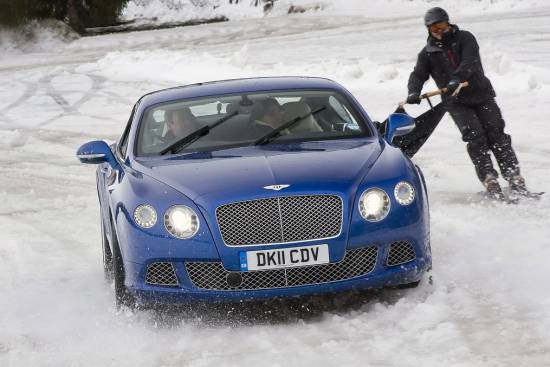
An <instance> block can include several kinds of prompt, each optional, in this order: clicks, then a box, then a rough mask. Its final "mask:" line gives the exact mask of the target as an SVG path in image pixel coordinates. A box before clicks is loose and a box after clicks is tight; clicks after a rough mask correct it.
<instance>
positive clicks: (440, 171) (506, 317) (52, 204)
mask: <svg viewBox="0 0 550 367" xmlns="http://www.w3.org/2000/svg"><path fill="white" fill-rule="evenodd" d="M325 3H329V2H328V1H325ZM347 3H348V4H351V5H350V6H349V7H347V8H344V9H339V10H338V9H336V8H334V7H332V8H327V9H325V10H324V11H318V12H312V13H306V14H303V15H294V16H290V17H288V16H277V15H273V16H268V17H263V16H262V17H259V18H252V17H249V18H248V19H241V20H236V21H232V22H228V23H222V24H212V25H205V26H198V27H187V28H176V29H169V30H159V31H150V32H140V33H130V34H116V35H107V36H99V37H89V38H82V39H80V40H77V41H74V42H72V43H55V46H56V48H49V47H43V46H48V44H46V45H42V47H39V48H37V49H34V50H35V51H34V52H31V51H32V50H30V51H29V50H27V51H26V52H25V53H21V52H18V53H5V54H3V56H2V58H1V59H0V83H1V85H2V86H3V88H2V89H0V201H1V203H2V204H1V205H0V233H1V237H0V238H1V244H0V269H1V271H0V295H1V296H0V366H2V367H3V366H10V367H11V366H213V365H216V366H234V365H240V366H259V365H262V366H334V365H341V366H363V367H364V366H416V365H418V366H438V367H439V366H468V367H471V366H491V367H492V366H495V367H497V366H498V367H500V366H514V367H516V366H529V367H543V366H549V365H550V311H549V310H550V270H549V267H548V259H549V258H550V198H549V197H548V196H546V197H543V198H542V199H541V200H540V201H534V202H527V201H526V202H522V203H520V204H519V205H517V206H507V205H499V204H483V203H479V202H478V201H477V199H476V197H475V193H476V192H477V191H479V190H481V186H480V184H479V182H477V179H476V178H475V174H474V171H473V167H472V165H471V163H470V162H469V160H468V157H467V154H466V151H465V146H464V144H463V143H462V142H461V141H460V136H459V133H458V130H457V129H456V127H454V125H453V122H452V121H451V120H450V119H449V118H445V119H444V120H443V122H442V123H441V125H440V126H439V127H438V129H437V130H436V132H435V133H434V135H433V137H432V138H431V139H430V141H428V143H427V144H426V145H425V147H424V148H423V150H422V151H421V152H420V153H419V154H418V155H417V156H416V157H415V161H416V163H417V164H419V165H420V166H421V167H422V168H423V170H424V172H425V174H426V178H427V181H428V187H429V192H430V199H431V213H432V248H433V261H434V269H433V271H432V273H431V275H432V277H433V284H432V285H430V284H428V282H424V283H423V284H422V285H421V286H420V287H419V288H417V289H414V290H407V291H400V292H395V291H389V292H382V293H379V294H375V295H373V297H372V298H371V299H369V300H367V301H366V302H364V304H363V305H362V306H360V307H356V308H355V309H350V308H345V307H344V308H339V309H336V310H330V311H328V312H325V313H313V314H312V315H313V317H311V316H308V314H307V313H306V312H305V311H304V310H301V311H300V312H298V314H297V315H296V314H294V316H292V317H286V318H285V317H282V316H280V315H276V316H273V315H272V316H269V315H263V314H262V313H261V312H259V311H258V313H257V314H255V316H254V317H255V318H260V319H261V320H260V321H256V322H246V318H245V317H234V316H233V315H232V314H229V315H225V314H223V313H221V314H220V315H216V314H215V313H214V314H212V313H206V314H200V313H197V314H193V315H192V316H186V315H181V314H168V315H163V314H156V313H153V312H140V313H130V312H122V313H117V312H116V311H115V310H114V308H113V306H112V303H113V294H112V293H113V292H112V290H111V289H110V286H109V285H106V284H105V283H104V281H103V278H102V269H101V249H100V246H99V244H100V234H99V216H98V204H97V197H96V194H95V182H94V168H92V167H89V166H83V165H80V164H79V163H78V162H77V160H76V158H75V156H74V152H75V150H76V149H77V147H78V146H79V145H80V144H82V143H84V142H86V141H88V140H92V139H96V138H100V139H105V140H107V141H109V142H111V141H114V140H115V139H116V138H117V136H118V135H119V134H120V133H121V131H122V128H123V126H124V124H125V122H126V120H127V118H128V115H129V113H130V109H131V107H132V104H133V103H134V102H135V101H136V99H137V98H139V96H141V95H142V94H144V93H146V92H149V91H151V90H155V89H159V88H164V87H168V86H174V85H181V84H186V83H191V82H197V81H206V80H214V79H219V78H224V79H225V78H232V77H243V76H259V75H289V74H290V75H311V76H325V77H329V78H333V79H335V80H337V81H338V82H340V83H342V84H343V85H344V86H346V87H348V88H349V89H350V90H351V91H352V93H354V94H355V95H356V96H357V97H358V98H359V100H360V101H361V102H362V103H363V104H364V106H365V107H366V108H367V110H368V111H369V112H370V114H371V116H372V117H373V118H375V119H383V118H385V117H386V115H387V114H388V113H390V112H391V111H392V110H393V109H395V106H396V104H397V102H398V101H399V100H401V99H402V98H404V96H405V94H406V88H405V86H406V81H407V78H408V74H409V72H410V70H411V68H412V66H413V65H414V62H415V58H416V54H417V52H418V51H419V50H420V48H421V47H422V45H423V42H424V39H425V30H424V29H423V27H422V21H421V17H422V14H423V13H424V11H425V9H426V7H428V6H431V5H433V2H424V1H420V2H409V1H397V0H395V1H387V2H382V1H373V2H372V3H370V2H369V3H370V4H371V5H372V4H374V5H376V7H375V8H372V11H371V12H363V10H365V9H366V8H367V7H368V6H367V5H361V4H365V3H367V2H365V3H363V2H359V1H355V2H353V1H351V0H349V1H347ZM456 3H459V2H453V4H455V5H452V4H451V1H448V2H443V4H449V5H450V6H451V9H454V10H455V12H454V13H451V16H452V19H453V20H454V21H455V22H456V23H458V24H459V25H460V26H462V27H464V28H466V29H468V30H471V31H472V32H474V34H476V35H477V37H478V40H479V42H480V44H481V51H482V56H483V58H484V66H485V69H486V71H487V73H488V75H489V77H490V78H491V80H492V81H493V83H494V85H495V88H496V90H497V94H498V102H499V103H500V105H501V108H502V110H503V113H504V116H505V119H506V121H507V124H508V125H507V131H508V132H509V133H511V135H512V137H513V143H514V146H515V148H516V150H517V153H518V156H519V159H520V162H521V164H522V169H523V173H524V175H525V177H526V178H527V182H528V185H529V186H530V187H532V188H534V189H537V190H546V191H548V182H550V169H549V164H548V158H549V157H550V148H548V143H547V142H548V140H549V139H550V125H549V123H548V118H547V115H548V114H549V113H550V107H548V101H549V99H550V71H549V70H550V61H549V60H550V22H548V19H549V17H550V6H549V5H546V4H545V2H544V1H538V2H537V1H534V0H533V1H525V2H515V1H514V2H512V1H504V0H502V1H479V2H477V1H465V2H464V3H463V4H466V5H467V6H462V7H460V6H459V5H456ZM526 4H527V5H528V6H526ZM353 6H362V7H361V8H360V10H361V12H359V11H353V9H354V8H353ZM330 9H332V10H330ZM47 42H49V41H47ZM50 45H51V44H50ZM430 87H433V84H430V85H427V87H426V89H429V88H430ZM425 108H426V106H425V105H422V106H420V107H416V106H414V107H413V108H410V112H411V113H412V114H417V113H420V112H421V111H422V110H423V109H425ZM302 316H303V317H302ZM297 319H298V320H297Z"/></svg>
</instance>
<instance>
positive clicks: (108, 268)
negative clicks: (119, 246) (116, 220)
mask: <svg viewBox="0 0 550 367" xmlns="http://www.w3.org/2000/svg"><path fill="white" fill-rule="evenodd" d="M101 248H102V252H103V275H104V276H105V280H106V281H107V282H109V283H110V282H112V281H113V279H114V277H113V253H112V252H111V247H110V245H109V239H108V238H107V233H106V231H105V224H104V223H103V218H101Z"/></svg>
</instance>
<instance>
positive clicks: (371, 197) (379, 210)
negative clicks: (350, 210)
mask: <svg viewBox="0 0 550 367" xmlns="http://www.w3.org/2000/svg"><path fill="white" fill-rule="evenodd" d="M390 208H391V203H390V198H389V196H388V194H386V192H385V191H384V190H382V189H378V188H370V189H367V190H365V191H364V192H363V193H362V194H361V197H360V198H359V213H361V216H362V217H363V218H364V219H365V220H367V221H369V222H379V221H381V220H382V219H384V218H386V216H387V215H388V213H389V212H390Z"/></svg>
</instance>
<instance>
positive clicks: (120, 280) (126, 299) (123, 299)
mask: <svg viewBox="0 0 550 367" xmlns="http://www.w3.org/2000/svg"><path fill="white" fill-rule="evenodd" d="M112 239H113V244H112V245H113V256H112V264H113V265H112V269H113V281H114V288H115V306H116V308H117V309H120V308H121V307H128V308H130V309H134V308H135V306H136V301H135V298H134V297H133V296H132V295H131V294H130V292H128V289H127V288H126V285H124V279H125V270H124V262H123V260H122V254H121V253H120V247H119V245H118V239H117V235H116V231H115V227H114V225H113V227H112Z"/></svg>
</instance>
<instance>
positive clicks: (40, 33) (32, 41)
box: [0, 20, 79, 53]
mask: <svg viewBox="0 0 550 367" xmlns="http://www.w3.org/2000/svg"><path fill="white" fill-rule="evenodd" d="M78 38H79V35H78V34H77V33H75V32H74V31H72V29H71V28H69V27H68V26H67V25H66V24H65V23H63V22H60V21H57V20H43V21H33V22H31V23H29V24H27V25H26V26H24V27H20V28H18V29H2V28H0V53H20V52H26V53H29V52H41V51H52V50H56V49H62V48H64V47H65V45H66V44H67V43H69V42H70V41H73V40H75V39H78Z"/></svg>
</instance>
